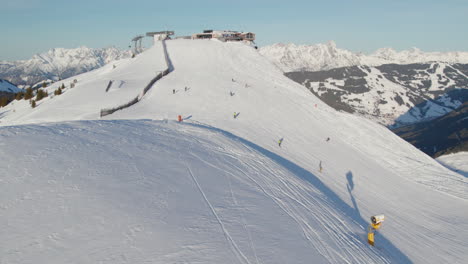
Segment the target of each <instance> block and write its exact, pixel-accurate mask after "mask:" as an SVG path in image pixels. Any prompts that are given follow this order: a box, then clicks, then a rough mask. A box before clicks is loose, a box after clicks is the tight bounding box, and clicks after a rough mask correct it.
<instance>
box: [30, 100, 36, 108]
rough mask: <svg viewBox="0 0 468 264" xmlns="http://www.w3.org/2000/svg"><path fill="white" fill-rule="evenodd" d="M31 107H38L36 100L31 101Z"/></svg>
mask: <svg viewBox="0 0 468 264" xmlns="http://www.w3.org/2000/svg"><path fill="white" fill-rule="evenodd" d="M31 107H32V108H35V107H36V101H35V100H32V101H31Z"/></svg>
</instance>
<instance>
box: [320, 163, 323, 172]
mask: <svg viewBox="0 0 468 264" xmlns="http://www.w3.org/2000/svg"><path fill="white" fill-rule="evenodd" d="M322 169H323V168H322V161H320V163H319V171H320V172H322Z"/></svg>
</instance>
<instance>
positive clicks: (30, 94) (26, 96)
mask: <svg viewBox="0 0 468 264" xmlns="http://www.w3.org/2000/svg"><path fill="white" fill-rule="evenodd" d="M32 97H33V90H32V88H31V87H28V89H26V93H25V94H24V100H29V99H31V98H32Z"/></svg>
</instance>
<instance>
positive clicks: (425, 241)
mask: <svg viewBox="0 0 468 264" xmlns="http://www.w3.org/2000/svg"><path fill="white" fill-rule="evenodd" d="M167 48H168V52H169V57H170V60H171V61H172V64H173V66H174V70H173V71H172V72H171V73H169V74H168V75H167V76H165V77H163V78H162V79H161V80H159V81H158V82H157V83H156V84H155V85H154V87H153V88H152V89H150V90H149V91H148V93H147V94H145V95H144V96H143V97H142V99H141V101H139V102H138V103H136V104H135V105H133V106H131V107H129V108H127V109H123V110H120V111H117V112H115V113H113V114H111V115H109V116H106V117H105V118H104V119H109V120H96V119H99V111H100V109H102V108H106V107H113V106H115V105H120V104H122V103H125V102H128V101H129V100H131V99H132V98H134V97H135V96H136V95H138V94H140V93H141V91H142V89H144V87H145V85H147V84H148V81H149V80H151V79H152V78H154V76H155V74H157V73H158V72H160V71H162V70H164V69H166V67H167V66H166V64H165V59H164V53H163V48H162V46H161V44H160V43H156V44H155V46H154V47H153V48H151V49H148V50H147V51H145V52H143V53H141V54H139V55H138V56H136V57H135V58H134V59H123V60H120V61H119V62H118V63H116V65H115V66H116V67H115V68H114V67H113V65H107V66H104V67H102V68H100V69H97V70H94V71H91V72H88V73H84V74H81V75H79V76H76V77H73V78H76V79H77V80H78V83H77V84H76V87H74V88H70V87H67V88H66V89H65V90H64V92H63V94H62V95H60V96H55V97H53V96H49V97H47V98H45V99H43V100H41V101H39V102H38V104H37V106H36V108H31V107H30V106H29V104H28V102H26V101H15V102H13V103H12V104H9V105H7V106H6V107H5V108H1V109H0V118H1V119H0V121H1V123H0V125H2V127H0V137H1V140H0V146H1V148H2V152H0V155H1V156H0V165H1V166H0V173H1V175H7V176H5V177H3V178H2V179H1V180H2V184H1V185H0V188H2V189H1V190H0V195H1V199H0V219H2V220H1V221H5V224H2V226H5V228H4V229H2V231H0V232H2V233H1V236H2V238H4V239H3V240H2V242H0V243H1V244H0V250H1V251H0V256H1V257H2V259H1V261H2V262H6V263H37V262H45V261H47V262H48V263H64V262H77V263H78V262H87V263H90V262H93V263H94V262H102V263H142V262H150V263H178V262H182V263H186V262H190V263H192V262H194V263H196V262H200V263H226V262H227V263H311V262H312V263H323V262H332V263H390V262H393V263H408V262H418V263H448V262H463V261H464V260H465V259H467V258H468V250H466V249H467V248H468V241H467V240H466V237H468V233H467V232H468V213H467V212H466V210H465V208H466V207H467V206H468V192H467V189H468V187H467V186H468V182H467V180H466V178H465V177H463V176H461V175H459V174H457V173H454V172H452V171H450V170H448V169H446V168H444V167H443V166H441V165H440V164H439V163H437V162H436V161H434V160H433V159H431V158H430V157H428V156H426V155H425V154H423V153H421V152H420V151H419V150H417V149H415V148H414V147H412V146H411V145H409V144H408V143H406V142H405V141H403V140H402V139H400V138H398V137H397V136H396V135H394V134H393V133H392V132H390V131H389V130H388V129H386V128H385V127H383V126H380V125H377V124H375V123H373V122H371V121H368V120H365V119H362V118H359V117H356V116H353V115H350V114H345V113H338V112H336V111H335V110H333V109H331V108H330V107H328V106H327V105H325V104H324V103H322V102H321V101H320V100H319V99H318V98H317V97H315V96H314V95H313V94H312V93H310V92H309V91H308V90H307V89H304V87H303V86H301V85H299V84H297V83H295V82H293V81H291V80H290V79H288V78H287V77H285V76H283V74H282V72H281V71H279V70H278V69H277V68H276V67H275V66H274V65H272V64H271V63H270V62H268V61H267V60H265V58H264V57H263V56H261V55H259V54H258V53H257V51H256V50H254V49H252V48H251V47H248V46H245V45H243V44H241V43H223V42H219V41H208V40H199V41H194V40H174V41H168V42H167ZM193 62H197V63H196V64H194V63H193ZM111 80H112V81H113V84H112V85H111V86H109V82H110V81H111ZM70 81H71V80H70V79H68V80H64V83H65V84H68V83H70ZM185 87H187V89H185ZM55 88H56V87H54V86H52V87H50V88H47V89H48V90H49V89H52V90H50V91H48V92H52V91H53V89H55ZM233 113H236V118H234V117H233ZM178 115H180V116H181V117H182V118H183V119H184V121H183V123H175V122H174V121H173V120H175V119H176V118H177V116H178ZM143 119H147V120H143ZM154 119H158V120H163V121H150V120H154ZM70 120H95V121H76V122H70ZM167 120H170V121H167ZM46 122H53V123H50V124H44V123H46ZM280 138H283V139H284V140H283V142H282V144H281V147H280V146H278V143H277V142H278V140H279V139H280ZM327 138H330V140H329V141H327V140H326V139H327ZM18 157H22V161H23V162H22V165H21V167H18V165H15V164H17V159H18ZM3 183H5V184H3ZM379 213H383V214H385V215H386V217H387V220H386V221H385V223H384V225H383V229H382V230H381V231H380V232H379V233H378V234H377V237H376V247H375V248H372V247H369V245H367V242H366V228H367V224H368V222H369V217H370V216H371V215H373V214H379Z"/></svg>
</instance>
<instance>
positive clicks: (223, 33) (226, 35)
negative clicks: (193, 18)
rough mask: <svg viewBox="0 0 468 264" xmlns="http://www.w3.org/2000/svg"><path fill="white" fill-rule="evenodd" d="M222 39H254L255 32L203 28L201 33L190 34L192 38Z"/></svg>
mask: <svg viewBox="0 0 468 264" xmlns="http://www.w3.org/2000/svg"><path fill="white" fill-rule="evenodd" d="M212 38H216V39H219V40H222V41H250V42H252V41H254V40H255V34H254V33H252V32H238V31H230V30H211V29H210V30H203V33H197V34H193V35H192V39H212Z"/></svg>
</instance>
